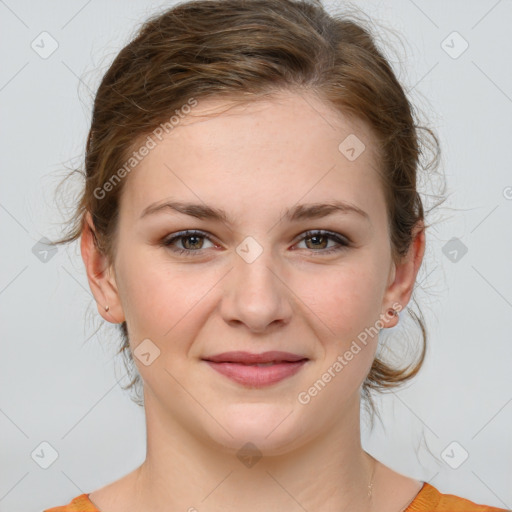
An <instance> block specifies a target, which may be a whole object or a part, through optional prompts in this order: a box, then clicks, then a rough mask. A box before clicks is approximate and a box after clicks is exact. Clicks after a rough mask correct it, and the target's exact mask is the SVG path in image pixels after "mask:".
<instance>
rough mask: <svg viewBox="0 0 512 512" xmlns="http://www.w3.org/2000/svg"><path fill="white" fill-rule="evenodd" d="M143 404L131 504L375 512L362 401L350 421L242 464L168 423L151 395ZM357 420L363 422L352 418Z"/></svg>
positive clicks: (248, 511)
mask: <svg viewBox="0 0 512 512" xmlns="http://www.w3.org/2000/svg"><path fill="white" fill-rule="evenodd" d="M148 398H149V397H148ZM145 407H146V422H147V423H146V426H147V440H148V441H147V454H146V460H145V462H144V463H143V464H142V465H141V466H140V467H139V468H137V470H136V471H135V472H134V478H133V480H132V482H131V485H130V486H129V488H130V489H131V491H130V492H132V493H133V494H132V496H131V498H130V502H131V503H133V507H132V508H133V509H136V510H140V511H143V512H146V511H149V510H151V511H152V512H160V511H164V510H184V511H185V510H186V511H190V512H194V511H201V510H211V511H217V510H219V511H220V510H222V511H223V512H234V511H235V510H236V511H237V512H238V511H239V510H244V512H255V511H256V510H258V511H261V510H269V511H272V510H287V509H290V508H294V507H295V508H296V507H301V508H303V509H305V510H310V511H311V510H315V511H318V512H323V511H328V510H329V511H331V510H336V511H339V512H344V511H347V512H348V511H354V510H360V511H365V512H366V511H370V510H371V497H369V496H368V485H369V484H370V480H371V477H372V473H373V470H374V469H375V465H374V464H375V459H373V457H371V456H370V455H368V454H367V453H366V452H365V451H364V450H363V449H362V447H361V440H360V427H359V401H356V400H354V402H353V404H351V408H352V409H351V410H344V411H343V417H344V418H347V420H346V421H343V419H340V421H338V422H337V423H336V425H335V427H332V428H327V427H326V428H325V430H324V431H322V433H321V435H318V436H316V437H315V438H314V439H311V440H310V441H309V442H307V443H305V444H302V445H301V446H298V447H295V448H294V449H293V450H290V451H287V452H286V453H283V454H281V455H272V456H266V455H265V453H263V454H262V455H263V456H262V457H261V458H259V459H257V458H254V459H252V460H250V459H246V462H245V463H243V462H241V461H240V459H239V458H238V457H237V454H236V453H233V452H230V451H227V450H226V449H225V448H223V447H222V446H217V445H216V444H215V443H214V442H212V440H211V439H200V438H198V437H197V436H194V435H191V434H190V432H189V431H188V430H187V429H184V428H182V427H181V426H180V425H179V424H177V423H175V422H173V421H172V420H169V419H168V418H165V421H164V417H163V416H162V415H161V413H162V411H158V407H157V406H156V404H155V403H154V402H153V401H152V400H151V399H150V398H149V401H147V402H146V404H145ZM353 418H357V419H358V421H349V420H348V419H350V420H352V419H353ZM241 444H243V443H241ZM297 510H299V508H297Z"/></svg>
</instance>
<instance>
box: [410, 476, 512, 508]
mask: <svg viewBox="0 0 512 512" xmlns="http://www.w3.org/2000/svg"><path fill="white" fill-rule="evenodd" d="M506 510H507V509H504V508H496V507H491V506H489V505H481V504H478V503H474V502H473V501H470V500H468V499H466V498H461V497H460V496H455V495H453V494H443V493H441V492H439V490H438V489H436V488H435V487H434V486H433V485H430V484H429V483H427V482H425V483H424V484H423V487H422V488H421V490H420V492H419V493H418V495H417V496H416V498H414V500H413V501H412V502H411V503H410V504H409V506H408V507H407V509H406V510H405V511H404V512H505V511H506Z"/></svg>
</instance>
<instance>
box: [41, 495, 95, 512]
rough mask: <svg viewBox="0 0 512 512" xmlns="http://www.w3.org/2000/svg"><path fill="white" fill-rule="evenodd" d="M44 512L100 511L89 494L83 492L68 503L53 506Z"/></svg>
mask: <svg viewBox="0 0 512 512" xmlns="http://www.w3.org/2000/svg"><path fill="white" fill-rule="evenodd" d="M43 512H100V511H99V510H98V509H97V508H96V507H95V506H94V505H93V503H92V501H91V500H90V499H89V496H88V495H87V494H81V495H80V496H77V497H76V498H74V499H72V500H71V501H70V502H69V503H68V504H67V505H62V506H61V507H53V508H48V509H46V510H43Z"/></svg>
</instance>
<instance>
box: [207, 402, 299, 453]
mask: <svg viewBox="0 0 512 512" xmlns="http://www.w3.org/2000/svg"><path fill="white" fill-rule="evenodd" d="M292 411H293V408H292V407H291V406H288V407H285V406H283V404H282V403H279V404H277V403H276V404H270V403H263V402H259V403H244V404H232V405H230V406H227V407H226V408H225V409H224V410H223V411H222V414H219V415H215V416H216V417H217V418H219V422H220V423H221V425H223V426H224V427H225V429H226V430H227V431H228V432H229V434H231V435H229V434H228V433H227V432H226V431H225V430H224V429H216V431H215V433H214V432H212V433H211V436H212V438H213V439H212V440H213V441H214V442H216V443H217V444H218V445H221V446H222V447H223V448H224V449H228V450H229V451H230V452H232V453H233V454H237V455H238V454H239V451H240V450H241V449H242V450H245V451H251V447H252V445H254V446H255V447H256V452H259V453H261V454H262V455H265V456H270V455H281V454H284V453H287V452H288V451H290V450H291V449H293V448H294V447H295V446H296V445H298V444H299V439H298V437H299V436H300V433H301V432H302V433H303V432H304V425H303V422H300V420H299V419H298V414H297V411H294V412H292ZM290 413H291V414H290ZM299 423H300V424H299ZM219 435H220V437H219ZM242 447H244V448H242Z"/></svg>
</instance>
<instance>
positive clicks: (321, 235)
mask: <svg viewBox="0 0 512 512" xmlns="http://www.w3.org/2000/svg"><path fill="white" fill-rule="evenodd" d="M308 240H311V241H312V243H307V241H308ZM303 241H306V246H309V247H307V248H308V249H311V248H313V249H312V250H313V252H318V253H320V254H322V255H323V254H331V253H333V252H337V251H342V250H345V249H347V248H348V247H349V246H350V242H349V240H348V239H347V238H345V237H344V236H342V235H339V234H338V233H334V232H331V231H325V230H317V231H306V233H304V236H303V237H302V238H301V240H300V243H302V242H303ZM329 241H334V242H335V243H336V245H334V247H332V246H331V247H329V248H327V245H326V244H328V243H329Z"/></svg>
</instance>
